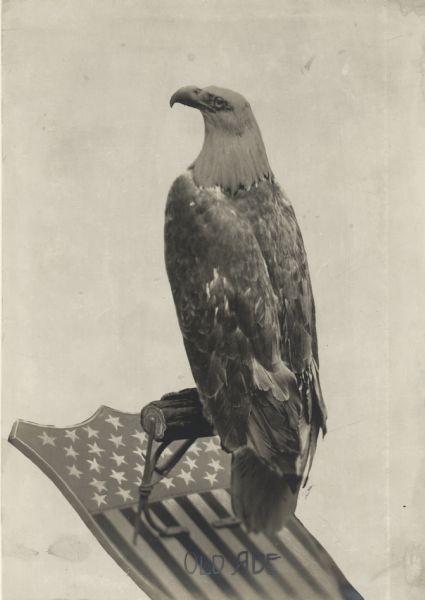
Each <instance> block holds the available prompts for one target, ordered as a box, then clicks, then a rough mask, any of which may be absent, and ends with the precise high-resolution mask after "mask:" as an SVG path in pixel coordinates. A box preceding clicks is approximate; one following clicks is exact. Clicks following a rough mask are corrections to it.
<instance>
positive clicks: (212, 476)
mask: <svg viewBox="0 0 425 600" xmlns="http://www.w3.org/2000/svg"><path fill="white" fill-rule="evenodd" d="M204 479H208V481H209V482H210V484H211V485H213V484H214V483H217V473H207V474H206V475H205V477H204Z"/></svg>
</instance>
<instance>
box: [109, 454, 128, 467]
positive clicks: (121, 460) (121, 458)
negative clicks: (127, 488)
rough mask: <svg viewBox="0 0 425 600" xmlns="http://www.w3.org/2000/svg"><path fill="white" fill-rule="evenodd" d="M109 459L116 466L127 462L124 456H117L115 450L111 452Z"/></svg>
mask: <svg viewBox="0 0 425 600" xmlns="http://www.w3.org/2000/svg"><path fill="white" fill-rule="evenodd" d="M111 460H114V461H115V463H116V465H117V467H119V466H120V465H122V464H123V463H125V464H127V461H126V460H125V457H124V456H119V455H118V454H115V452H112V456H111Z"/></svg>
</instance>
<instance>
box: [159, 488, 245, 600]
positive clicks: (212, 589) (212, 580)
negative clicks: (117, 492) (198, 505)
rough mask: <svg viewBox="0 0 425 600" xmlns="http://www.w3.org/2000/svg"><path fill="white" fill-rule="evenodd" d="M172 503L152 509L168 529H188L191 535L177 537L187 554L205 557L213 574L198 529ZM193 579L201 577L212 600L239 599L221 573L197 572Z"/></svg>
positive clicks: (207, 567) (165, 503) (203, 585)
mask: <svg viewBox="0 0 425 600" xmlns="http://www.w3.org/2000/svg"><path fill="white" fill-rule="evenodd" d="M170 502H172V501H171V500H167V501H165V502H164V501H163V502H158V503H153V504H152V505H151V509H152V510H153V512H154V513H155V514H156V516H157V517H158V518H159V519H160V520H161V521H162V522H163V523H164V525H166V526H168V527H172V526H175V525H182V526H183V527H186V528H187V529H188V530H189V532H190V533H189V534H187V533H183V534H179V535H178V536H176V537H177V538H178V540H179V541H180V542H181V544H182V546H183V548H184V551H185V554H186V553H192V554H193V555H194V556H198V557H201V556H202V557H205V558H204V561H203V564H204V567H205V571H207V572H212V568H213V565H212V563H211V560H210V559H209V557H208V556H205V548H204V542H203V540H202V539H201V540H200V544H199V539H198V536H196V537H195V534H196V533H198V532H197V530H196V529H197V528H196V527H195V525H194V524H193V523H192V522H191V521H190V519H188V518H187V517H185V514H184V512H183V511H182V510H181V509H180V508H179V507H178V505H177V504H176V503H174V505H172V504H171V506H169V503H170ZM174 515H175V516H174ZM177 519H178V520H177ZM183 560H184V558H183ZM193 577H197V578H198V577H199V581H198V583H199V585H201V581H202V587H203V588H204V589H205V591H206V592H207V591H208V596H209V598H211V600H217V599H218V598H223V597H224V598H229V597H230V598H231V597H235V596H236V597H238V595H237V593H236V591H235V590H234V589H233V588H232V586H231V585H230V584H229V583H228V581H227V580H226V579H225V577H223V575H222V574H221V573H218V574H216V575H211V576H209V575H200V573H199V571H197V573H196V574H193ZM217 591H219V592H220V594H219V595H218V594H217Z"/></svg>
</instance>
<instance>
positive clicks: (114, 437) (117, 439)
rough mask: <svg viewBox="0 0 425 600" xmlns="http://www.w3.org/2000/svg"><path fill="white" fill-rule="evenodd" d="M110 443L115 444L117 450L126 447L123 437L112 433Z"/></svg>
mask: <svg viewBox="0 0 425 600" xmlns="http://www.w3.org/2000/svg"><path fill="white" fill-rule="evenodd" d="M109 441H110V442H112V443H113V444H114V446H115V448H119V447H120V446H124V444H123V441H122V435H113V434H112V433H111V437H110V438H109Z"/></svg>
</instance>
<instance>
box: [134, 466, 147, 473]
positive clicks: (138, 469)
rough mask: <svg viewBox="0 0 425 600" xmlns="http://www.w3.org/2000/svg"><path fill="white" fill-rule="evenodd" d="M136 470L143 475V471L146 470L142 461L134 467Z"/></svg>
mask: <svg viewBox="0 0 425 600" xmlns="http://www.w3.org/2000/svg"><path fill="white" fill-rule="evenodd" d="M134 470H135V471H138V472H139V473H140V474H141V475H143V473H144V472H145V466H144V465H141V464H140V463H137V464H136V466H135V467H134Z"/></svg>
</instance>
